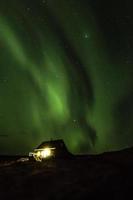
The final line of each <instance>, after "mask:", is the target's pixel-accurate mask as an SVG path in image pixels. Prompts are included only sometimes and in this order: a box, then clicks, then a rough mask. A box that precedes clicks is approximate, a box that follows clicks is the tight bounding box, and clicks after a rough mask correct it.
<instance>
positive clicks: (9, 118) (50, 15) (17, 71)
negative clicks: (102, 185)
mask: <svg viewBox="0 0 133 200" xmlns="http://www.w3.org/2000/svg"><path fill="white" fill-rule="evenodd" d="M130 4H131V2H130V1H125V2H124V3H121V5H119V3H117V2H116V1H110V2H106V1H105V0H101V1H98V0H95V1H94V0H32V1H30V0H13V1H11V0H4V1H3V0H2V1H0V152H1V153H6V154H7V153H13V154H20V153H27V152H28V151H30V150H31V149H33V148H34V147H35V146H37V145H38V144H39V143H41V142H42V141H44V140H49V139H51V138H53V139H58V138H61V139H64V141H65V143H66V145H67V146H68V148H69V149H70V151H71V152H74V153H84V152H85V153H90V152H91V153H99V152H103V151H109V150H114V149H121V148H125V147H127V146H132V145H133V123H132V120H133V80H132V76H133V51H132V49H133V17H132V11H131V10H130V9H131V5H130Z"/></svg>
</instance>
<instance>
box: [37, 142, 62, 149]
mask: <svg viewBox="0 0 133 200" xmlns="http://www.w3.org/2000/svg"><path fill="white" fill-rule="evenodd" d="M46 146H48V147H63V146H65V143H64V141H63V140H50V141H45V142H42V143H41V144H40V145H39V146H38V147H37V148H36V149H41V148H44V147H46Z"/></svg>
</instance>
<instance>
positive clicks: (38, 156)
mask: <svg viewBox="0 0 133 200" xmlns="http://www.w3.org/2000/svg"><path fill="white" fill-rule="evenodd" d="M29 156H30V157H33V158H34V159H35V160H36V161H42V160H45V159H48V158H70V157H72V154H71V153H70V152H69V151H68V149H67V147H66V145H65V143H64V141H63V140H62V139H60V140H50V141H45V142H42V143H41V144H40V145H39V146H38V147H37V148H35V149H34V151H33V152H30V153H29Z"/></svg>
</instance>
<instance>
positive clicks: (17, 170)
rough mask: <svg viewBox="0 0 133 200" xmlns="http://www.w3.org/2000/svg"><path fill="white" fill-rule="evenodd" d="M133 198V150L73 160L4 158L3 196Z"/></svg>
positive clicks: (0, 171)
mask: <svg viewBox="0 0 133 200" xmlns="http://www.w3.org/2000/svg"><path fill="white" fill-rule="evenodd" d="M97 198H98V199H101V198H102V199H107V200H108V199H117V200H119V199H133V149H127V150H123V151H120V152H113V153H105V154H102V155H97V156H75V157H74V158H71V159H65V158H64V159H57V160H47V161H45V162H33V161H26V159H25V158H24V159H22V158H20V157H1V159H0V199H18V200H19V199H32V200H34V199H36V200H39V199H44V200H47V199H51V200H52V199H53V200H54V199H55V200H56V199H58V200H60V199H83V200H84V199H97Z"/></svg>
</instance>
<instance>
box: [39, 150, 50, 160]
mask: <svg viewBox="0 0 133 200" xmlns="http://www.w3.org/2000/svg"><path fill="white" fill-rule="evenodd" d="M49 156H51V149H50V148H45V149H44V150H43V151H41V157H42V158H46V157H49Z"/></svg>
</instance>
